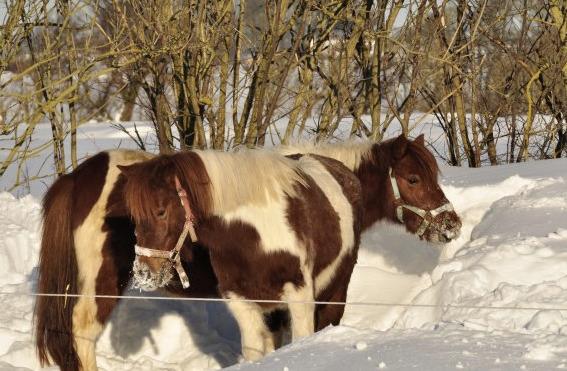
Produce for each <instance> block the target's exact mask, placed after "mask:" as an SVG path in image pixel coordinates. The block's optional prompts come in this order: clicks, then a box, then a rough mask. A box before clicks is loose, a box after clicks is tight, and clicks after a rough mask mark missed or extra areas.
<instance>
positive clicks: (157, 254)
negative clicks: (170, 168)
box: [135, 176, 197, 289]
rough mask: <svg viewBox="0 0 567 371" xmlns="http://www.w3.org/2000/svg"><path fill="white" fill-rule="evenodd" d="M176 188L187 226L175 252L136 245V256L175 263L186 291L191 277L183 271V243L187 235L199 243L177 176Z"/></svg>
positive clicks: (176, 245)
mask: <svg viewBox="0 0 567 371" xmlns="http://www.w3.org/2000/svg"><path fill="white" fill-rule="evenodd" d="M175 188H176V190H177V194H178V195H179V200H180V201H181V205H182V206H183V209H184V210H185V224H183V231H181V235H180V236H179V239H177V244H175V247H174V248H173V250H169V251H164V250H156V249H148V248H147V247H142V246H138V245H135V251H136V255H138V256H146V257H148V258H160V259H167V260H169V261H170V262H172V263H173V266H174V267H175V270H176V271H177V274H178V275H179V279H180V280H181V285H182V286H183V288H184V289H186V288H188V287H189V277H187V273H185V270H184V269H183V265H182V264H181V256H180V254H179V253H180V251H181V248H182V247H183V243H184V242H185V239H186V238H187V234H189V236H190V238H191V241H192V242H196V241H197V233H196V232H195V217H194V216H193V212H192V211H191V206H190V205H189V199H188V198H187V192H185V190H184V189H183V187H181V183H180V182H179V179H178V178H177V176H176V177H175Z"/></svg>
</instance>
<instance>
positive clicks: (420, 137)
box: [413, 134, 425, 147]
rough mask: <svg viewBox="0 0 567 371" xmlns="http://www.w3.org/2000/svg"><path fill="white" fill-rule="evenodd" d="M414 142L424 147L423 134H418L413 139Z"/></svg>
mask: <svg viewBox="0 0 567 371" xmlns="http://www.w3.org/2000/svg"><path fill="white" fill-rule="evenodd" d="M413 142H414V143H415V144H419V145H420V146H422V147H425V135H423V134H420V135H419V136H418V137H417V138H415V139H414V141H413Z"/></svg>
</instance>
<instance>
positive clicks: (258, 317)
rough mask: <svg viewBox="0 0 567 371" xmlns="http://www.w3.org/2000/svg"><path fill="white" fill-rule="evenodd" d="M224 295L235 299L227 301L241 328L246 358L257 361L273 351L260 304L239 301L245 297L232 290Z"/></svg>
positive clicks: (241, 339) (243, 351) (272, 344)
mask: <svg viewBox="0 0 567 371" xmlns="http://www.w3.org/2000/svg"><path fill="white" fill-rule="evenodd" d="M223 296H224V297H225V298H227V299H233V300H235V301H229V302H227V305H228V308H229V310H230V311H231V313H232V315H233V316H234V318H235V319H236V322H237V323H238V327H239V328H240V342H241V344H242V355H243V356H244V359H246V360H247V361H257V360H259V359H260V358H262V357H263V356H264V355H265V354H266V353H268V352H270V351H273V350H274V343H273V340H271V334H270V332H269V330H268V327H267V326H266V324H265V322H264V314H263V312H262V309H261V308H260V306H259V305H258V304H256V303H252V302H243V301H238V300H239V299H244V298H243V297H241V296H239V295H236V294H234V293H232V292H230V293H226V294H225V295H223Z"/></svg>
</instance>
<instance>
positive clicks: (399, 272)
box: [0, 128, 567, 370]
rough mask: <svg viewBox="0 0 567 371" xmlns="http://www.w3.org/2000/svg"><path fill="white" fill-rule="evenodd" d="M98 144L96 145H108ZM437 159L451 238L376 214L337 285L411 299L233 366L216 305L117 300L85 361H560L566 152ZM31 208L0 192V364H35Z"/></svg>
mask: <svg viewBox="0 0 567 371" xmlns="http://www.w3.org/2000/svg"><path fill="white" fill-rule="evenodd" d="M85 129H87V128H85ZM95 134H96V136H97V138H96V142H97V143H103V142H99V138H100V137H99V135H100V132H96V133H95ZM93 135H94V134H93ZM109 135H110V134H109ZM93 143H94V141H93ZM109 143H110V142H109ZM103 144H104V145H102V144H100V145H99V144H97V149H98V148H101V149H102V148H109V146H106V144H107V143H103ZM83 148H87V146H85V147H83ZM90 151H91V153H93V152H96V151H95V150H93V148H91V149H90ZM442 170H443V176H442V183H443V188H444V190H445V193H446V194H447V196H448V198H449V199H450V200H451V201H452V202H453V204H454V206H455V208H456V210H457V212H459V213H460V215H461V216H462V219H463V223H464V225H463V233H462V235H461V237H460V238H459V239H458V240H456V241H454V242H452V243H451V244H449V245H446V246H445V247H444V248H443V249H442V250H438V249H437V248H436V247H435V246H431V245H428V244H426V243H423V242H420V241H418V240H416V239H415V238H414V237H413V236H411V235H408V234H406V233H405V232H403V231H402V230H400V228H398V227H395V226H392V225H378V226H376V227H375V228H373V229H372V230H370V231H368V232H367V233H365V235H364V236H363V243H362V247H361V251H360V255H359V263H358V265H357V267H356V268H355V272H354V275H353V279H352V281H351V285H350V287H349V295H348V300H349V301H351V302H373V303H382V304H387V303H398V304H399V303H403V304H415V305H417V306H415V307H411V306H388V305H351V306H348V307H347V310H346V313H345V316H344V318H343V321H342V324H341V325H340V326H337V327H332V328H327V329H325V330H324V331H321V332H320V333H318V334H315V335H314V336H311V337H309V338H306V339H302V340H301V341H299V342H296V343H293V344H291V345H288V346H286V347H284V348H282V349H280V350H278V351H276V352H274V353H272V354H270V355H268V356H267V357H265V358H264V359H262V360H261V361H260V362H258V363H254V364H251V363H239V364H236V365H234V364H235V363H237V362H238V361H239V358H238V357H239V348H240V346H239V334H238V330H237V327H236V324H235V322H234V320H233V319H232V318H231V316H230V314H229V313H228V311H227V310H226V308H225V307H224V305H223V304H220V303H190V302H179V301H175V302H173V301H155V300H150V299H145V300H137V299H136V300H134V299H131V300H123V301H122V304H121V305H120V306H119V307H118V309H117V310H116V311H115V313H114V315H113V318H112V320H111V323H110V324H109V326H107V328H106V329H105V331H104V333H103V335H102V337H101V338H100V339H99V341H98V343H97V356H98V363H99V366H100V367H101V368H102V369H105V370H166V369H174V370H201V369H210V368H220V367H226V366H230V365H234V366H232V367H233V368H235V369H242V370H248V369H261V370H285V369H286V368H287V369H288V370H323V369H324V370H344V369H347V368H348V369H352V370H366V369H368V370H370V369H377V368H385V369H390V370H408V369H418V370H454V369H474V370H481V369H482V370H488V369H490V370H517V369H528V370H549V369H556V368H567V336H566V335H567V160H547V161H538V162H529V163H523V164H515V165H506V166H498V167H486V168H480V169H466V168H443V169H442ZM36 192H37V191H36ZM34 193H35V192H34ZM40 194H41V193H40V192H39V193H35V196H36V197H37V196H39V195H40ZM39 212H40V207H39V201H38V199H37V198H34V197H32V196H25V197H22V198H19V199H18V198H15V197H14V196H12V195H11V194H9V193H7V192H4V193H0V230H1V231H2V232H1V233H0V252H1V253H0V293H1V294H0V300H1V302H2V310H1V311H0V370H4V369H6V370H12V369H18V368H21V369H38V365H37V361H36V357H35V353H34V347H33V340H32V333H31V331H32V326H31V318H32V308H33V297H31V296H29V293H31V292H33V290H34V278H35V270H34V266H35V265H36V263H37V254H38V248H39V227H40V225H39V223H40V218H39ZM129 294H131V295H138V294H139V293H138V292H134V291H132V292H129ZM491 307H492V308H491Z"/></svg>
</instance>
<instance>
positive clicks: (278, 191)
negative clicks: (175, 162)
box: [174, 150, 304, 213]
mask: <svg viewBox="0 0 567 371" xmlns="http://www.w3.org/2000/svg"><path fill="white" fill-rule="evenodd" d="M193 152H194V153H196V154H197V155H198V156H199V158H200V159H201V161H202V162H203V165H204V167H205V170H206V172H207V175H208V177H209V179H210V185H211V199H212V208H213V212H214V213H226V212H229V211H231V210H235V209H236V208H238V207H239V206H242V205H244V204H257V205H258V204H260V205H261V204H266V203H268V202H269V201H270V200H275V199H278V198H280V197H281V196H282V194H287V195H289V196H295V193H296V191H295V185H296V184H297V183H301V184H304V180H303V178H302V176H301V175H300V172H299V171H298V167H297V166H298V165H297V163H296V162H295V161H293V160H291V159H288V158H286V157H284V156H282V155H280V154H278V153H274V152H268V151H260V150H242V151H239V152H236V153H235V152H231V153H227V152H221V151H199V150H196V151H193ZM180 156H182V155H180ZM174 157H175V156H174Z"/></svg>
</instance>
